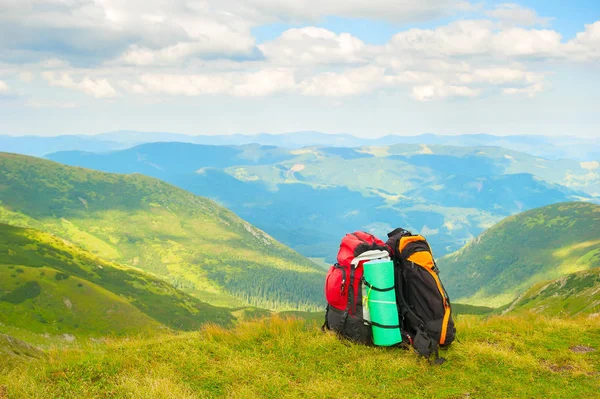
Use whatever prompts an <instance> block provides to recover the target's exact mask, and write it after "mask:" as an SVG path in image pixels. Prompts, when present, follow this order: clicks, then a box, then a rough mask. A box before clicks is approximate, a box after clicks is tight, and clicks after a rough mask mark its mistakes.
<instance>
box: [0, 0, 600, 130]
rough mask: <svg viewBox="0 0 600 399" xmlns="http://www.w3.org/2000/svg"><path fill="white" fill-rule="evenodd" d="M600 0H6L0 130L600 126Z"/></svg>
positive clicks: (0, 29)
mask: <svg viewBox="0 0 600 399" xmlns="http://www.w3.org/2000/svg"><path fill="white" fill-rule="evenodd" d="M599 93H600V2H598V1H589V0H586V1H571V2H564V1H556V0H551V1H532V0H530V1H521V2H518V3H507V2H469V1H462V0H420V1H414V2H410V1H407V2H396V3H394V2H389V1H387V0H370V1H361V0H346V1H340V0H330V1H328V2H322V1H317V0H305V1H302V2H299V1H294V0H248V1H246V2H244V3H239V2H236V1H232V0H220V1H215V0H203V1H191V2H188V1H183V0H173V1H164V0H145V1H142V0H131V1H128V2H126V3H125V2H122V1H117V0H99V1H91V0H89V1H87V0H82V1H79V2H61V1H59V0H22V1H15V0H0V134H11V135H28V134H36V135H57V134H93V133H99V132H104V131H112V130H121V129H128V130H141V131H171V132H180V133H187V134H228V133H248V134H250V133H257V132H269V133H278V132H289V131H299V130H318V131H324V132H332V133H341V132H344V133H352V134H355V135H359V136H366V137H376V136H382V135H385V134H389V133H396V134H419V133H425V132H434V133H440V134H463V133H492V134H499V135H508V134H546V135H564V134H570V135H577V136H582V137H597V136H598V132H599V129H598V128H599V126H600V116H599V115H598V114H599V112H597V108H598V107H597V105H596V104H600V94H599Z"/></svg>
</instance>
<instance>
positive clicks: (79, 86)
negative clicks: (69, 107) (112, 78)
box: [42, 71, 117, 98]
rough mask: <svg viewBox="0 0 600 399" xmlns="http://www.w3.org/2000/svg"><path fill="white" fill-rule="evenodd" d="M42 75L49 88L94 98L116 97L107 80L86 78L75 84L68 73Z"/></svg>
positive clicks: (47, 72)
mask: <svg viewBox="0 0 600 399" xmlns="http://www.w3.org/2000/svg"><path fill="white" fill-rule="evenodd" d="M42 75H43V76H44V78H45V79H46V80H47V81H48V83H49V84H50V86H53V87H64V88H67V89H74V90H79V91H82V92H84V93H86V94H89V95H91V96H93V97H96V98H111V97H116V96H117V92H116V91H115V89H114V88H113V87H112V86H111V85H110V83H109V82H108V80H107V79H96V80H94V79H91V78H89V77H87V76H86V77H84V78H83V79H82V80H80V81H79V82H76V81H75V80H73V78H72V77H71V76H70V75H69V74H68V73H64V72H63V73H60V74H56V73H55V72H51V71H46V72H44V73H43V74H42Z"/></svg>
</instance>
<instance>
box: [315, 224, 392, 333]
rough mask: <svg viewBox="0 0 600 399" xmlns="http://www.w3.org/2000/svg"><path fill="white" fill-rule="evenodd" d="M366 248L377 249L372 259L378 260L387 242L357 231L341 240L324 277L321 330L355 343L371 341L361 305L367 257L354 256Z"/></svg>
mask: <svg viewBox="0 0 600 399" xmlns="http://www.w3.org/2000/svg"><path fill="white" fill-rule="evenodd" d="M367 251H376V252H372V256H373V257H372V258H371V259H377V256H378V254H380V255H379V256H388V248H387V246H386V244H385V243H384V242H383V241H381V240H380V239H378V238H377V237H375V236H374V235H372V234H369V233H365V232H363V231H357V232H354V233H351V234H346V236H345V237H344V238H343V239H342V243H341V244H340V250H339V252H338V256H337V263H336V264H335V265H333V266H331V268H330V269H329V272H328V273H327V277H326V279H325V298H326V299H327V311H326V313H325V324H324V325H323V329H328V330H333V331H335V332H337V333H338V334H340V335H341V336H343V337H346V338H348V339H350V340H352V341H355V342H360V343H364V344H371V343H372V332H371V326H370V324H369V323H368V321H365V320H364V319H363V305H362V280H363V279H362V277H363V263H364V262H366V261H367V260H369V258H368V257H366V258H364V259H362V257H361V258H360V259H355V258H357V257H359V256H360V255H361V254H364V253H365V252H367ZM380 251H383V252H380ZM365 255H366V254H365Z"/></svg>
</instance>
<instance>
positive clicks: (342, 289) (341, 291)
mask: <svg viewBox="0 0 600 399" xmlns="http://www.w3.org/2000/svg"><path fill="white" fill-rule="evenodd" d="M333 267H334V268H335V269H340V270H341V271H342V288H341V289H340V294H341V295H343V294H344V291H345V290H346V269H344V268H343V267H342V266H340V264H339V263H336V264H335V265H333Z"/></svg>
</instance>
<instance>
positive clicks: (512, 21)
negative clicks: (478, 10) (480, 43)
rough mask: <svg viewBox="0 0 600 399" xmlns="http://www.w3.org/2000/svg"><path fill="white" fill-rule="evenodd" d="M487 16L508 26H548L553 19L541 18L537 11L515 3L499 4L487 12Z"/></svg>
mask: <svg viewBox="0 0 600 399" xmlns="http://www.w3.org/2000/svg"><path fill="white" fill-rule="evenodd" d="M485 14H486V15H488V16H490V17H492V18H496V19H498V20H500V21H501V22H502V23H504V24H507V25H518V26H536V25H541V26H546V25H548V24H549V23H550V20H551V18H543V17H540V16H539V15H538V14H537V12H535V10H533V9H531V8H527V7H523V6H521V5H519V4H515V3H503V4H499V5H498V6H497V7H496V8H495V9H493V10H489V11H486V12H485Z"/></svg>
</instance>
